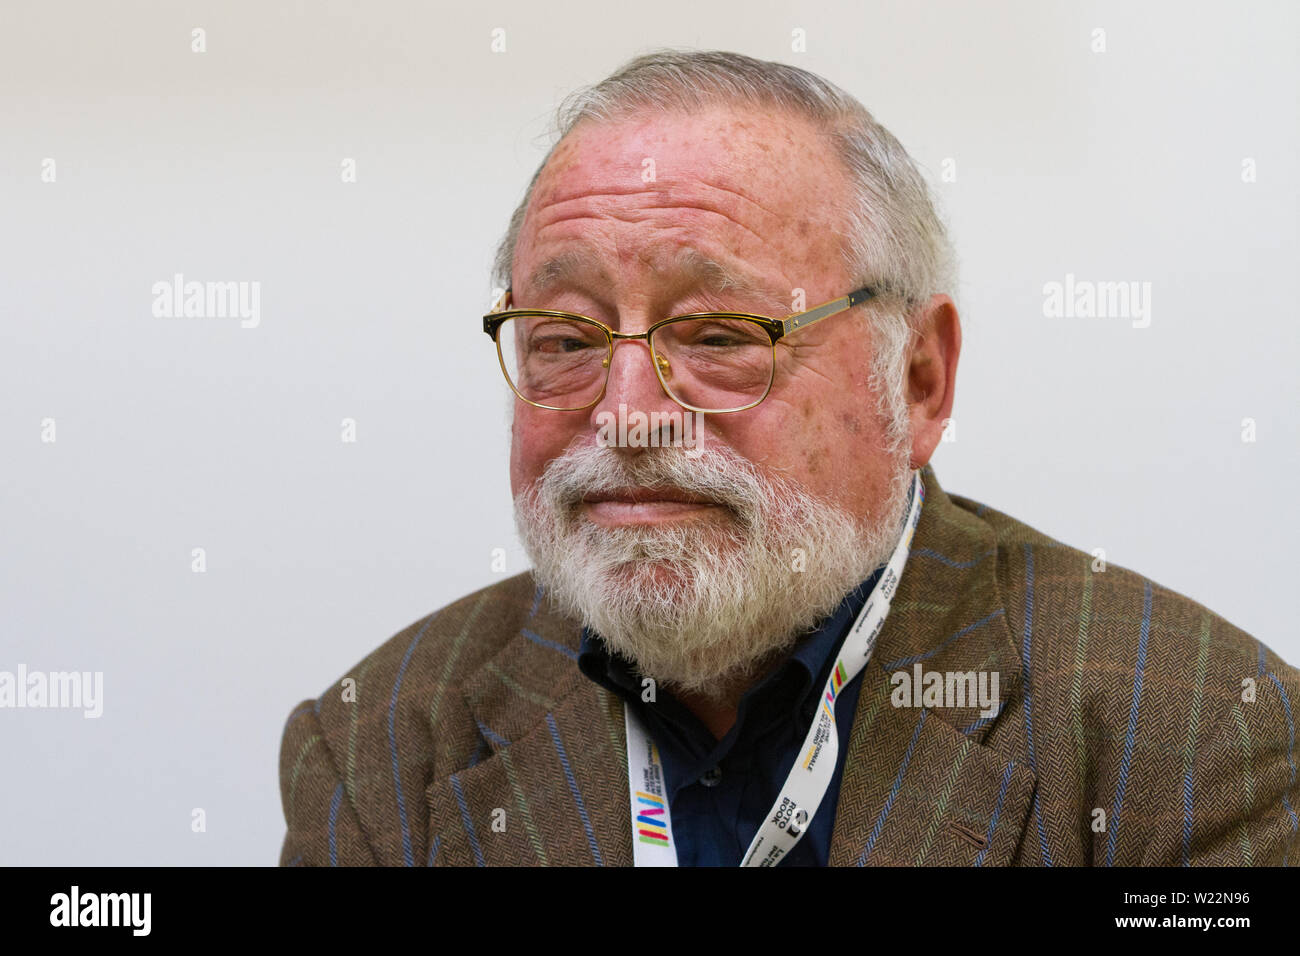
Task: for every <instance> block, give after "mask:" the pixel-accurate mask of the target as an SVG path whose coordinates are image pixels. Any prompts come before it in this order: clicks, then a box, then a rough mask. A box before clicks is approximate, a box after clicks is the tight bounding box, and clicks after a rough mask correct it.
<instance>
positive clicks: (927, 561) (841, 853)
mask: <svg viewBox="0 0 1300 956" xmlns="http://www.w3.org/2000/svg"><path fill="white" fill-rule="evenodd" d="M922 479H923V481H924V482H925V504H924V506H923V508H922V511H921V521H920V524H919V525H918V526H917V529H916V535H915V537H914V538H913V542H912V551H911V554H910V556H909V557H908V561H907V564H906V565H905V566H904V569H903V574H902V578H901V579H900V581H899V586H898V592H897V594H896V595H895V598H894V602H893V605H892V607H891V609H890V612H889V617H888V618H886V620H885V625H884V627H883V629H882V630H881V633H880V638H879V642H878V643H877V645H876V649H875V651H874V652H873V654H872V656H871V660H870V662H869V663H868V665H867V667H866V668H865V669H864V670H863V672H862V675H861V680H862V681H863V685H862V690H861V692H860V696H859V700H858V709H857V713H856V715H855V717H854V721H853V729H852V732H851V735H850V740H849V748H848V754H847V757H846V761H845V768H844V776H843V779H842V780H841V784H840V794H839V802H838V805H837V808H836V819H835V828H834V831H833V835H832V838H831V850H830V861H829V862H830V864H831V865H832V866H852V865H858V866H862V865H894V866H911V865H950V866H960V865H982V866H994V865H1002V864H1006V863H1009V862H1010V861H1011V859H1012V857H1013V856H1014V855H1015V851H1016V847H1017V846H1018V845H1019V843H1020V836H1021V833H1022V831H1023V830H1024V827H1025V823H1026V821H1027V819H1028V811H1029V807H1030V802H1031V800H1032V797H1033V791H1034V785H1035V779H1034V775H1033V774H1032V773H1031V772H1030V771H1029V769H1028V768H1027V767H1025V766H1023V765H1020V764H1017V763H1016V762H1015V761H1013V760H1011V759H1009V758H1008V757H1006V756H1004V755H1003V754H1002V753H999V752H998V751H996V750H994V749H992V748H991V747H989V746H987V745H985V743H984V740H985V738H986V737H987V735H988V731H989V728H990V726H991V725H992V724H993V723H994V721H995V720H996V717H994V718H992V719H990V718H989V717H987V716H985V715H984V714H982V713H981V707H980V705H979V703H978V702H976V701H966V702H965V704H964V705H963V706H943V705H942V703H940V702H937V701H935V700H933V699H930V700H928V701H927V700H925V699H924V698H922V700H912V701H909V702H906V703H907V705H906V706H899V705H898V704H899V703H900V702H903V701H904V698H903V696H902V693H901V690H900V691H899V693H897V694H895V693H894V692H895V690H896V689H898V688H901V680H898V681H896V680H894V679H893V675H895V674H899V673H902V674H904V675H906V676H907V677H908V682H907V683H908V686H909V689H911V686H912V685H913V683H914V681H915V678H916V675H917V667H918V665H919V667H920V670H921V673H922V675H924V674H927V673H934V672H937V673H939V674H941V675H946V674H948V673H965V672H972V671H973V672H975V675H976V680H977V682H978V680H979V679H980V677H981V675H982V676H983V678H984V679H985V681H986V682H987V683H986V687H988V689H990V690H991V689H992V688H991V681H992V675H993V674H997V677H998V688H997V690H998V693H997V698H998V701H997V703H996V704H995V705H994V706H995V707H996V708H997V713H998V714H1000V713H1001V710H1002V709H1003V708H1005V707H1006V706H1007V701H1009V700H1011V699H1012V698H1013V697H1014V696H1015V695H1016V692H1017V690H1018V688H1019V685H1020V681H1021V664H1020V658H1019V655H1018V654H1017V653H1016V645H1015V642H1014V641H1013V639H1012V636H1011V633H1010V631H1009V629H1008V627H1007V623H1006V611H1005V609H1004V608H1003V605H1002V599H1001V597H1000V595H999V590H998V585H997V578H996V554H995V544H996V543H995V540H994V535H993V531H992V529H991V528H989V526H988V525H987V524H985V523H984V522H982V521H980V520H979V519H978V518H976V517H975V516H974V515H972V514H970V513H969V512H967V511H965V510H963V509H961V508H958V507H957V506H956V505H955V504H953V502H952V500H951V499H950V498H949V497H948V496H947V495H946V494H945V493H944V491H943V489H942V488H940V487H939V484H938V481H937V480H936V479H935V477H934V472H933V470H932V469H930V468H929V467H926V468H925V469H924V470H923V471H922ZM923 703H928V704H929V705H930V706H921V704H923ZM943 703H949V704H955V703H957V702H956V701H954V700H951V699H949V700H946V701H944V702H943Z"/></svg>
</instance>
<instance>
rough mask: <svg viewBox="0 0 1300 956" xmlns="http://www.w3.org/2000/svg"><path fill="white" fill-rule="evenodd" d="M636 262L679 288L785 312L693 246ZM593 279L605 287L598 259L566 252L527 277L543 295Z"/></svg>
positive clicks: (775, 298)
mask: <svg viewBox="0 0 1300 956" xmlns="http://www.w3.org/2000/svg"><path fill="white" fill-rule="evenodd" d="M638 258H640V259H641V261H642V262H644V263H645V265H646V266H647V267H648V268H649V269H650V270H651V271H652V272H654V273H656V274H657V275H660V276H664V277H665V280H668V279H671V280H672V281H673V283H674V285H676V286H678V287H680V286H685V285H693V286H698V287H701V288H704V289H706V290H707V291H709V292H712V293H713V294H715V295H718V296H722V297H726V296H728V295H733V294H734V295H739V296H743V297H745V298H746V299H749V300H753V299H756V300H758V301H760V302H761V303H762V304H763V309H764V311H765V312H767V313H771V314H773V315H784V314H785V313H786V312H787V311H789V309H788V306H787V303H786V300H785V299H784V298H783V297H782V296H780V295H778V294H777V293H775V292H773V291H772V290H771V288H769V287H768V286H767V285H765V284H764V283H763V282H761V281H759V280H758V279H756V278H754V277H753V276H751V275H749V274H747V273H746V272H744V271H742V270H740V269H736V268H734V267H732V266H728V265H725V264H724V263H722V262H719V261H718V260H717V259H714V258H712V257H711V256H708V255H706V254H705V253H703V252H701V251H700V250H699V249H696V248H695V247H694V246H677V247H676V249H675V251H674V252H673V253H671V254H669V255H666V256H665V255H655V254H654V253H653V252H648V253H645V254H643V255H641V256H639V257H638ZM593 278H594V279H595V280H596V281H598V282H601V283H603V284H606V285H607V284H608V273H607V272H606V270H605V268H604V267H603V266H602V265H601V263H600V261H599V257H598V256H597V255H595V254H594V253H592V252H586V251H582V250H578V249H566V250H564V251H563V252H559V253H556V254H555V255H553V256H549V257H547V258H546V259H544V260H543V261H542V262H541V263H540V264H538V266H537V267H536V268H535V269H534V270H533V272H532V274H531V275H530V276H529V283H530V287H531V288H532V289H533V290H534V291H535V292H539V293H540V292H546V291H549V290H551V289H553V288H557V287H562V286H566V285H581V283H582V281H583V280H584V279H588V280H589V279H593Z"/></svg>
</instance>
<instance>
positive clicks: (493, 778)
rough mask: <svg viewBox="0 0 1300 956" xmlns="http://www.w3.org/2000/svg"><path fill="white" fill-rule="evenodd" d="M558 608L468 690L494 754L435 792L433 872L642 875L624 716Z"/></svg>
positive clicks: (537, 605)
mask: <svg viewBox="0 0 1300 956" xmlns="http://www.w3.org/2000/svg"><path fill="white" fill-rule="evenodd" d="M548 604H549V602H547V601H545V600H543V599H542V596H541V595H540V594H538V596H537V598H536V599H535V601H534V605H533V612H532V614H531V615H530V617H529V619H528V620H527V621H526V622H525V623H524V626H523V627H522V628H521V629H520V632H519V633H518V634H517V635H515V636H514V637H513V638H512V639H511V640H510V641H508V642H507V643H506V644H505V646H504V647H503V649H502V650H501V652H500V653H499V654H498V655H497V656H496V657H495V658H493V659H492V660H491V661H489V662H488V664H487V665H486V666H484V667H483V668H481V669H480V670H479V671H478V672H477V673H476V674H475V675H474V676H473V677H472V678H471V679H470V680H469V681H468V682H467V683H466V684H465V685H464V697H465V703H466V705H467V707H468V709H469V711H470V713H471V714H472V715H473V718H474V721H475V723H476V725H477V729H478V732H479V733H480V734H481V735H482V737H483V738H484V739H485V740H486V741H487V742H488V746H489V747H490V749H491V752H490V753H489V754H488V755H487V756H486V757H484V758H483V759H480V760H479V761H478V762H477V763H475V764H474V765H473V766H471V767H469V768H468V769H465V770H462V771H460V772H458V773H455V774H453V775H452V776H451V777H449V778H438V779H435V780H434V782H433V783H432V784H430V786H429V788H428V790H427V791H426V798H427V800H428V805H429V811H430V833H429V840H430V847H431V848H432V849H431V852H430V858H431V863H432V865H451V866H475V865H477V866H536V865H547V866H591V865H593V864H594V865H601V866H630V865H631V864H632V842H631V834H630V832H629V830H628V826H627V817H628V790H627V779H626V777H627V764H626V756H625V753H626V750H625V747H626V739H625V732H624V729H623V717H622V713H623V712H622V705H621V703H620V702H619V701H618V699H617V698H615V697H614V696H613V695H612V694H610V693H608V692H607V691H605V690H604V689H603V688H601V687H599V686H598V685H596V684H595V683H593V682H592V681H590V680H588V679H587V678H586V677H585V676H583V675H582V673H581V672H580V671H579V670H578V667H577V664H576V658H577V653H578V642H579V638H580V629H579V628H578V627H577V626H576V625H574V624H573V623H572V622H570V621H567V620H565V619H564V618H561V617H559V616H558V615H556V614H554V613H553V612H551V611H550V610H549V608H548V607H547V606H546V605H548Z"/></svg>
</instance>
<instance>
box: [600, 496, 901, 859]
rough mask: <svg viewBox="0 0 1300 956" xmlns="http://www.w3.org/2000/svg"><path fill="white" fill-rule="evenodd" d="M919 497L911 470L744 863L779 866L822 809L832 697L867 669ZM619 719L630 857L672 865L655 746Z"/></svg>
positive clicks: (832, 745)
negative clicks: (904, 498)
mask: <svg viewBox="0 0 1300 956" xmlns="http://www.w3.org/2000/svg"><path fill="white" fill-rule="evenodd" d="M924 500H925V486H924V485H923V484H922V482H921V476H920V474H915V473H914V474H913V477H912V490H911V493H910V495H909V498H908V511H907V521H906V523H905V525H904V527H903V532H902V534H901V535H900V536H899V540H898V544H897V545H896V546H895V548H894V553H893V554H892V555H891V556H890V558H889V563H888V564H887V565H886V566H885V571H884V573H883V574H882V575H881V576H880V580H879V581H877V582H876V586H875V587H874V588H872V590H871V594H870V596H869V597H868V598H867V603H866V605H864V606H863V608H862V611H861V612H860V613H859V614H858V616H857V619H856V620H855V621H854V622H853V627H852V628H851V629H850V630H849V634H848V637H846V638H845V639H844V643H843V644H842V645H841V647H840V651H839V656H838V657H837V658H836V661H835V667H834V668H833V669H832V670H831V675H830V677H828V678H827V679H826V686H825V688H823V691H822V700H821V707H819V708H818V709H817V716H816V717H814V718H813V722H812V726H810V727H809V728H808V733H807V734H806V735H805V736H804V741H803V747H802V748H800V750H799V755H797V756H796V757H795V762H794V766H792V767H791V768H790V773H789V775H788V776H787V777H786V781H785V785H784V786H783V787H782V788H781V794H780V796H778V797H777V798H776V802H775V803H774V804H772V809H771V811H769V812H768V815H767V818H766V819H765V820H764V821H763V825H762V826H761V827H759V830H758V833H756V834H755V835H754V840H753V842H752V843H750V845H749V850H748V851H747V852H746V853H745V857H744V859H743V860H742V861H741V864H740V865H741V866H776V865H777V864H778V863H780V862H781V859H782V857H784V856H785V855H786V854H787V853H789V852H790V851H791V850H792V849H794V846H795V844H796V843H798V842H799V840H800V839H801V838H802V837H803V835H804V834H805V833H807V832H808V824H809V822H810V821H811V820H812V818H813V815H814V814H815V813H816V812H817V808H818V807H819V806H821V802H822V798H823V797H824V796H825V795H826V790H827V788H828V787H829V786H830V782H831V777H832V776H834V774H835V763H836V761H837V759H838V758H839V751H840V738H839V731H838V730H837V728H836V724H835V701H836V698H837V697H838V696H839V693H840V690H841V689H842V688H843V687H844V685H845V684H847V683H849V682H850V681H851V680H853V678H855V677H856V676H858V674H859V672H861V670H862V668H864V667H865V666H866V664H867V661H868V659H870V657H871V652H872V651H873V650H874V649H875V647H876V638H877V637H878V636H879V635H880V629H881V627H883V626H884V623H885V616H886V615H887V614H888V613H889V605H890V603H891V602H892V601H893V599H894V592H895V590H896V589H897V587H898V580H899V578H900V577H901V576H902V573H903V565H904V564H905V563H906V562H907V556H908V553H909V552H910V551H911V547H912V535H913V534H914V533H915V532H916V525H917V522H919V521H920V520H921V503H922V502H923V501H924ZM623 722H624V724H625V725H626V727H627V781H628V787H627V789H628V793H629V797H630V802H631V810H632V814H631V816H632V856H633V859H634V861H635V863H636V865H637V866H676V865H677V846H676V844H675V843H674V842H673V831H672V820H671V817H670V814H669V810H668V785H667V783H666V782H665V779H664V768H663V761H662V760H661V759H660V757H659V748H658V747H656V746H655V742H654V739H653V738H652V737H651V736H650V733H649V731H647V730H646V729H645V727H644V726H643V725H642V723H641V721H640V720H639V719H638V718H637V716H636V714H635V713H633V709H632V708H631V707H629V706H627V704H626V703H625V704H624V705H623Z"/></svg>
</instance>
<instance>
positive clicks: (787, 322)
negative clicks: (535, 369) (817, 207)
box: [483, 286, 879, 415]
mask: <svg viewBox="0 0 1300 956" xmlns="http://www.w3.org/2000/svg"><path fill="white" fill-rule="evenodd" d="M878 294H879V293H878V290H876V289H875V288H873V287H871V286H864V287H863V288H861V289H857V290H855V291H853V292H850V293H849V294H848V295H846V296H841V297H840V298H838V299H832V300H831V301H829V302H824V303H822V304H821V305H819V306H816V307H814V308H811V309H808V310H806V311H804V312H796V313H795V314H794V315H790V316H787V317H786V318H784V319H774V318H771V317H770V316H766V315H752V314H750V313H748V312H692V313H690V314H688V315H674V316H670V317H668V318H666V319H660V320H659V321H658V322H655V323H653V324H652V325H651V326H650V327H649V328H647V329H646V330H645V331H644V332H635V333H633V332H616V331H615V330H614V329H611V328H610V327H609V326H608V325H606V324H605V323H604V322H600V321H598V320H596V319H593V318H591V317H590V316H586V315H579V314H577V313H576V312H560V311H557V310H555V309H511V308H510V290H509V289H506V291H505V292H504V293H502V295H501V298H500V299H498V300H497V302H496V304H495V305H493V307H492V311H490V312H489V313H488V314H487V315H485V316H483V331H484V332H486V333H487V334H488V337H489V338H491V339H492V341H493V342H494V343H495V344H496V348H497V361H498V362H499V363H500V364H501V374H502V375H504V376H505V379H506V383H507V384H508V385H509V386H510V390H511V391H512V392H514V393H515V394H516V395H518V396H519V398H520V399H521V400H522V401H525V402H527V403H528V404H529V405H533V406H535V407H537V408H545V409H549V410H551V411H556V412H577V411H581V410H582V409H584V408H591V406H593V405H595V404H597V403H598V402H599V401H600V400H601V399H602V398H604V397H605V389H607V388H608V387H609V369H610V365H611V364H612V363H613V360H614V345H615V343H616V342H617V341H619V340H623V341H633V340H636V339H644V340H645V343H646V347H647V348H649V349H650V356H651V359H652V362H651V364H652V365H653V366H654V370H655V376H656V377H657V378H658V379H659V387H660V388H662V389H663V390H664V394H665V395H667V396H668V397H669V398H671V399H672V400H673V401H674V402H676V403H677V404H678V405H680V406H681V407H682V408H684V409H686V410H687V411H690V412H704V413H706V414H710V415H725V414H728V413H730V412H743V411H745V410H746V409H750V408H753V407H754V406H755V405H758V404H760V403H762V401H763V400H764V399H765V398H767V396H768V395H769V394H770V393H771V391H772V383H773V382H774V381H775V380H776V343H777V342H779V341H780V340H781V339H783V338H784V337H785V336H787V335H790V334H791V333H793V332H797V331H798V330H799V329H806V328H808V326H810V325H813V324H814V323H816V322H820V321H821V320H822V319H828V318H830V317H831V316H832V315H838V314H839V313H840V312H845V311H847V310H848V309H851V308H853V307H854V306H855V305H859V304H861V303H863V302H866V301H867V300H868V299H871V298H875V297H876V296H877V295H878ZM529 316H538V317H545V318H559V319H569V320H571V321H575V322H583V323H586V324H587V325H594V326H595V327H596V328H598V329H600V330H601V331H602V332H604V333H605V344H606V348H607V349H608V353H607V354H606V356H605V361H604V363H603V364H604V367H605V381H604V382H603V383H602V384H601V386H600V393H599V394H598V395H597V396H596V397H595V398H593V399H592V400H591V401H590V402H587V404H585V405H579V406H577V407H576V408H562V407H560V406H558V405H543V404H542V403H541V402H535V401H533V400H532V399H531V398H528V397H526V396H525V395H523V394H522V393H521V392H520V391H519V389H518V388H516V387H515V383H514V382H513V381H512V380H511V378H510V372H509V371H507V370H506V360H505V356H504V355H502V354H501V339H500V337H499V335H498V332H500V330H501V326H503V325H504V324H505V323H506V321H507V320H508V319H516V318H525V317H529ZM710 318H717V319H746V320H748V321H750V322H753V323H755V324H756V325H759V326H761V327H762V328H763V329H764V330H765V331H766V332H767V334H768V336H769V337H770V338H771V340H772V371H771V374H770V375H769V376H768V379H767V387H766V388H765V389H763V394H762V395H761V396H759V397H758V398H757V399H756V400H754V401H752V402H750V403H749V404H748V405H742V406H740V407H739V408H722V409H718V408H698V407H697V406H694V405H688V404H686V403H685V402H683V401H682V400H681V399H680V398H678V397H677V396H676V395H674V394H673V392H672V389H670V388H669V387H668V383H667V382H665V381H664V365H665V364H666V363H667V359H664V358H663V357H661V356H660V355H659V354H658V353H656V352H655V348H654V344H653V343H652V342H651V341H650V336H651V335H653V334H654V332H655V330H656V329H660V328H663V327H664V326H665V325H671V324H672V323H674V322H685V321H688V320H695V319H710Z"/></svg>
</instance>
